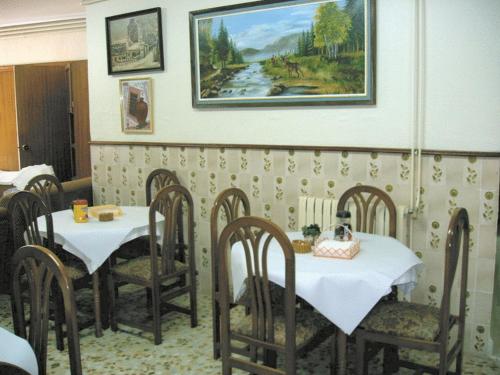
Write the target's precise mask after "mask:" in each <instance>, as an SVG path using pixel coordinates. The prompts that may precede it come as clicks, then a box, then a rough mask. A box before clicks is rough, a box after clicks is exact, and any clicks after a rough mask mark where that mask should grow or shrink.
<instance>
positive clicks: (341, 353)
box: [337, 329, 347, 375]
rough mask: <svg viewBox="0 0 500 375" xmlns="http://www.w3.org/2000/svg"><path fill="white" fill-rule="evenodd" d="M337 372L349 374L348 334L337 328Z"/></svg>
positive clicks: (341, 374) (343, 374) (344, 374)
mask: <svg viewBox="0 0 500 375" xmlns="http://www.w3.org/2000/svg"><path fill="white" fill-rule="evenodd" d="M337 374H339V375H346V374H347V335H346V334H345V333H344V332H342V330H340V329H339V330H337Z"/></svg>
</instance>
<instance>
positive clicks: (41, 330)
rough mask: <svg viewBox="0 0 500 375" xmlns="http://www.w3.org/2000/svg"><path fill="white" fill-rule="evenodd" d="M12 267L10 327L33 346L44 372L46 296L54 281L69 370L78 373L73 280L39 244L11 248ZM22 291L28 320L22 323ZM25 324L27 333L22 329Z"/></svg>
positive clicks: (61, 265) (60, 264) (45, 357)
mask: <svg viewBox="0 0 500 375" xmlns="http://www.w3.org/2000/svg"><path fill="white" fill-rule="evenodd" d="M12 267H13V276H12V277H13V280H12V281H13V284H12V287H13V293H12V314H13V318H14V330H15V333H16V335H18V336H20V337H22V338H25V339H27V340H28V342H29V343H30V345H31V346H32V347H33V350H34V352H35V355H36V357H37V361H38V369H39V373H40V375H45V374H46V369H47V335H48V332H47V331H48V319H49V300H50V299H51V297H50V294H51V293H52V291H53V290H54V288H53V286H54V285H55V286H56V288H57V290H58V292H59V293H60V294H61V296H62V300H63V305H64V316H65V322H66V331H67V336H68V352H69V361H70V369H71V374H72V375H80V374H82V365H81V359H80V341H79V337H78V325H77V321H76V306H75V296H74V294H73V283H72V281H71V278H70V277H69V276H68V273H67V271H66V269H65V267H64V265H63V263H62V262H61V261H60V259H59V258H58V257H57V256H56V255H55V254H54V253H52V252H51V251H50V250H48V249H46V248H44V247H42V246H23V247H21V248H19V249H18V250H17V251H16V252H15V254H14V256H13V258H12ZM26 291H27V292H28V294H29V298H28V301H29V310H28V311H29V324H27V323H26V319H25V310H24V305H25V303H26V301H25V298H24V297H23V295H24V294H25V293H26ZM27 326H29V333H27V332H26V327H27Z"/></svg>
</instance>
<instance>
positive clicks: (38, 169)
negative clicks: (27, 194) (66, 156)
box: [12, 164, 54, 190]
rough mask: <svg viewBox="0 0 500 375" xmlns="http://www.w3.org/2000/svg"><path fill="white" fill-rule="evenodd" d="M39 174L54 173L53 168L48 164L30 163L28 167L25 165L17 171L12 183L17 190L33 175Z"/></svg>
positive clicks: (21, 188) (24, 185)
mask: <svg viewBox="0 0 500 375" xmlns="http://www.w3.org/2000/svg"><path fill="white" fill-rule="evenodd" d="M40 174H51V175H54V168H52V166H50V165H46V164H40V165H31V166H29V167H25V168H23V169H21V170H20V171H19V174H18V175H17V176H16V178H14V180H13V181H12V185H14V186H15V187H16V188H18V189H19V190H24V188H25V187H26V184H27V183H28V182H29V181H30V180H31V179H32V178H33V177H35V176H38V175H40Z"/></svg>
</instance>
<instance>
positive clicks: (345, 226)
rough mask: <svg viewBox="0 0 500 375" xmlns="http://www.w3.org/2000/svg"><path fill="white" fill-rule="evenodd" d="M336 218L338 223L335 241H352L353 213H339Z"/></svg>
mask: <svg viewBox="0 0 500 375" xmlns="http://www.w3.org/2000/svg"><path fill="white" fill-rule="evenodd" d="M336 217H337V222H336V225H335V239H336V240H338V241H349V240H351V238H352V234H351V232H352V226H351V213H350V212H349V211H337V214H336Z"/></svg>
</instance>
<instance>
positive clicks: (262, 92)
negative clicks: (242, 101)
mask: <svg viewBox="0 0 500 375" xmlns="http://www.w3.org/2000/svg"><path fill="white" fill-rule="evenodd" d="M271 86H272V81H271V79H270V78H269V77H267V76H266V75H265V74H264V72H263V71H262V65H260V63H258V62H256V63H252V64H250V65H249V66H248V67H247V68H246V69H243V70H241V71H239V72H238V73H236V74H235V75H234V77H233V78H232V79H230V80H229V81H227V82H226V83H225V84H224V85H223V86H222V88H221V89H220V90H219V97H221V98H232V97H242V96H246V97H262V96H267V94H268V93H269V90H270V89H271Z"/></svg>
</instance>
